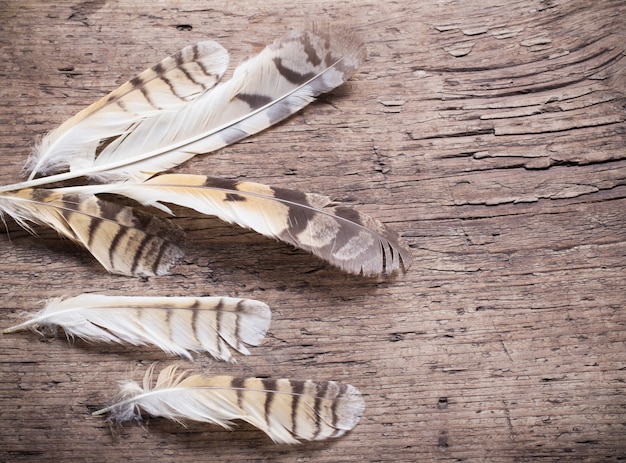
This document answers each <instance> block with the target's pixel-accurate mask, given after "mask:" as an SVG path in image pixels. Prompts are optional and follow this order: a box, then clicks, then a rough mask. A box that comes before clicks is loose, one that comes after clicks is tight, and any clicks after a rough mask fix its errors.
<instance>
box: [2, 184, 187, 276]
mask: <svg viewBox="0 0 626 463" xmlns="http://www.w3.org/2000/svg"><path fill="white" fill-rule="evenodd" d="M0 211H5V212H7V213H8V214H9V215H11V216H12V217H13V218H14V219H15V220H16V221H17V222H18V223H20V224H21V225H22V226H23V227H24V228H26V229H29V230H30V229H31V227H30V225H29V222H32V223H36V224H40V225H46V226H49V227H51V228H53V229H54V230H56V231H57V232H58V233H59V234H60V235H62V236H64V237H66V238H69V239H71V240H72V241H75V242H77V243H79V244H81V245H82V246H84V247H85V248H87V249H88V250H89V252H91V254H93V256H94V257H95V258H96V259H97V260H98V262H100V263H101V264H102V265H103V266H104V268H106V269H107V270H108V271H109V272H112V273H119V274H122V275H136V276H152V275H163V274H165V273H167V272H168V270H169V269H170V267H171V266H172V265H173V264H174V263H175V262H177V261H178V260H179V259H180V258H181V257H182V256H183V254H184V252H183V250H182V248H181V243H183V242H184V233H183V231H182V230H181V229H180V228H179V227H176V226H175V225H174V224H172V223H171V222H170V221H169V220H165V219H160V218H158V217H156V216H153V215H150V214H146V213H144V212H141V211H139V210H137V209H133V208H131V207H128V206H121V205H119V204H117V203H114V202H111V201H106V200H103V199H100V198H97V197H96V196H94V195H91V194H83V193H68V194H62V193H59V192H56V191H55V190H52V189H30V188H26V189H23V190H18V191H17V192H14V193H5V194H3V195H0Z"/></svg>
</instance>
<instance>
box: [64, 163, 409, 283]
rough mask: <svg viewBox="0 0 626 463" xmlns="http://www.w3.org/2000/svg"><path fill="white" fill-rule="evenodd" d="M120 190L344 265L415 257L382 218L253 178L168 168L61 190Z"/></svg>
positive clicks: (401, 262) (402, 264) (381, 268)
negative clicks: (138, 178) (139, 178)
mask: <svg viewBox="0 0 626 463" xmlns="http://www.w3.org/2000/svg"><path fill="white" fill-rule="evenodd" d="M81 190H85V191H88V192H90V193H103V192H105V193H116V194H120V195H123V196H126V197H129V198H132V199H134V200H136V201H138V202H140V203H142V204H144V205H146V206H155V207H158V208H161V209H164V210H165V211H168V212H169V209H168V208H167V207H165V206H164V205H163V204H162V203H173V204H177V205H179V206H184V207H187V208H191V209H194V210H196V211H198V212H201V213H203V214H207V215H214V216H217V217H219V218H220V219H222V220H225V221H227V222H230V223H236V224H237V225H239V226H241V227H244V228H250V229H252V230H254V231H256V232H258V233H261V234H262V235H265V236H268V237H271V238H276V239H278V240H281V241H283V242H286V243H289V244H291V245H293V246H296V247H298V248H300V249H304V250H306V251H308V252H311V253H313V254H315V255H316V256H318V257H320V258H322V259H324V260H325V261H327V262H329V263H331V264H332V265H335V266H337V267H339V268H341V269H342V270H344V271H346V272H349V273H353V274H363V275H366V276H373V275H380V274H390V273H393V272H394V271H397V270H399V269H406V268H408V267H409V265H410V263H411V251H410V249H409V248H408V246H407V244H406V243H405V242H404V241H403V240H402V239H401V238H400V237H399V236H398V235H397V234H396V233H395V232H393V231H391V230H389V229H388V228H387V227H385V226H384V225H383V224H382V223H380V222H379V221H378V220H376V219H374V218H372V217H370V216H367V215H365V214H362V213H360V212H358V211H356V210H355V209H352V208H350V207H347V206H342V205H337V204H335V203H333V202H332V201H331V200H330V199H329V198H328V197H325V196H321V195H317V194H311V193H302V192H300V191H296V190H289V189H285V188H272V187H269V186H267V185H262V184H260V183H252V182H239V181H233V180H225V179H219V178H211V177H205V176H202V175H185V174H164V175H159V176H157V177H153V178H151V179H149V180H147V181H146V182H143V183H139V184H137V183H132V182H125V183H117V184H116V183H114V184H106V185H93V186H88V187H75V188H68V189H65V190H60V191H81Z"/></svg>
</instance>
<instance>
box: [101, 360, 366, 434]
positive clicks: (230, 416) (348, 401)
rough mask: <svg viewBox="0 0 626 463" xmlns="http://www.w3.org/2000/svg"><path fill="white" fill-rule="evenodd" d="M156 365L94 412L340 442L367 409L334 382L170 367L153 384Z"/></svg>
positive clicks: (348, 387) (352, 389)
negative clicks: (235, 425)
mask: <svg viewBox="0 0 626 463" xmlns="http://www.w3.org/2000/svg"><path fill="white" fill-rule="evenodd" d="M153 370H154V365H153V366H152V367H150V368H149V369H148V371H147V372H146V374H145V376H144V380H143V385H139V384H138V383H137V382H135V381H126V382H124V383H122V385H121V393H120V397H119V400H118V402H117V403H115V404H114V405H111V406H109V407H106V408H104V409H102V410H99V411H97V412H94V413H93V415H102V414H105V413H111V417H112V419H113V420H115V421H118V422H124V421H129V420H134V419H137V418H138V417H139V416H140V415H139V414H140V412H141V411H142V410H143V411H145V412H146V413H148V414H150V415H152V416H156V417H163V418H167V419H170V420H174V421H177V422H185V421H200V422H206V423H212V424H217V425H220V426H223V427H224V428H227V429H230V427H231V426H232V422H233V421H234V420H243V421H246V422H248V423H250V424H252V425H253V426H255V427H257V428H259V429H260V430H262V431H263V432H265V433H266V434H267V435H268V436H269V437H270V438H271V439H272V440H273V441H274V442H276V443H280V444H294V443H298V442H299V441H300V440H324V439H328V438H333V437H340V436H342V435H344V434H345V433H346V432H347V431H350V430H351V429H353V428H354V427H355V426H356V425H357V423H358V421H359V419H360V417H361V415H362V414H363V410H364V408H365V405H364V403H363V399H362V397H361V393H360V392H359V391H358V390H357V389H356V388H355V387H354V386H351V385H342V384H339V383H336V382H334V381H311V380H307V381H295V380H290V379H262V378H245V379H244V378H234V377H231V376H216V377H205V376H200V375H195V374H190V373H188V372H179V370H178V368H177V367H176V366H170V367H166V368H164V369H163V370H161V372H160V373H159V375H158V378H157V380H156V383H155V384H154V386H153V385H152V382H153V380H152V375H153Z"/></svg>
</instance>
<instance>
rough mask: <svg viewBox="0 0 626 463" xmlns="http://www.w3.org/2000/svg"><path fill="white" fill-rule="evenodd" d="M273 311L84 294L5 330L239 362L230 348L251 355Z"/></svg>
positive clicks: (253, 305) (230, 301) (240, 304)
mask: <svg viewBox="0 0 626 463" xmlns="http://www.w3.org/2000/svg"><path fill="white" fill-rule="evenodd" d="M270 319H271V312H270V309H269V307H268V306H267V305H266V304H264V303H262V302H259V301H254V300H251V299H237V298H228V297H197V298H196V297H130V296H103V295H98V294H82V295H80V296H76V297H72V298H67V299H62V298H58V299H53V300H51V301H50V302H48V304H47V305H46V307H45V308H44V309H43V310H41V311H40V312H38V313H36V314H33V315H32V316H31V318H30V319H29V320H27V321H25V322H24V323H21V324H19V325H17V326H14V327H11V328H7V329H5V330H4V331H3V332H4V333H5V334H6V333H12V332H14V331H18V330H21V329H25V328H31V329H35V328H36V327H39V326H42V327H45V328H51V327H60V328H62V329H63V331H65V333H66V335H67V336H68V337H71V338H74V337H77V338H81V339H83V340H85V341H87V342H116V343H124V342H125V343H129V344H132V345H134V346H138V345H155V346H157V347H159V348H160V349H162V350H163V351H165V352H167V353H170V354H176V355H180V356H183V357H187V358H188V359H190V360H191V359H192V356H191V352H208V353H209V354H211V355H212V356H213V357H215V358H217V359H219V360H225V361H230V362H234V357H233V356H232V351H231V349H235V350H237V351H238V352H240V353H242V354H244V355H248V354H249V353H250V352H249V351H248V349H247V348H246V344H247V345H250V346H258V345H259V344H260V342H261V340H262V339H263V337H264V336H265V334H266V332H267V329H268V328H269V324H270Z"/></svg>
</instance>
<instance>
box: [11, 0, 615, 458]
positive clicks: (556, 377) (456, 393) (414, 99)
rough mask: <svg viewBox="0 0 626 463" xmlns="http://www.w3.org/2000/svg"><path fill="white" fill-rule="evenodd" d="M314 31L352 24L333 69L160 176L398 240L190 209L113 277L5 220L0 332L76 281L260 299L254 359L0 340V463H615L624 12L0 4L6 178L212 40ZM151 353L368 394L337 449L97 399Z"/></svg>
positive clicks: (51, 237) (77, 253)
mask: <svg viewBox="0 0 626 463" xmlns="http://www.w3.org/2000/svg"><path fill="white" fill-rule="evenodd" d="M311 18H317V19H319V20H325V21H330V22H333V23H334V22H336V23H338V24H339V23H341V24H344V25H347V26H348V27H351V28H353V29H354V30H355V31H357V32H358V33H359V34H360V36H361V37H362V38H363V40H364V41H365V42H366V44H367V48H368V53H369V58H368V61H367V62H366V63H365V64H364V66H363V67H362V68H361V69H360V71H359V72H358V73H357V74H356V75H355V76H354V77H353V78H352V79H351V81H350V82H349V83H348V84H346V85H344V86H343V87H341V88H340V89H338V90H336V91H335V92H333V93H332V94H331V95H327V96H324V97H323V98H321V100H320V101H319V102H317V103H315V104H313V105H311V106H309V107H308V108H306V109H305V110H304V111H302V112H301V113H299V114H298V115H296V116H295V117H292V118H291V119H289V120H288V121H286V122H285V123H282V124H280V125H278V126H276V127H274V128H272V129H270V130H269V131H266V132H264V133H261V134H259V135H258V136H254V137H252V138H250V139H247V140H245V141H243V142H241V143H238V144H236V145H233V146H230V147H228V148H226V149H223V150H221V151H219V152H218V153H215V154H212V155H206V156H200V157H197V158H195V159H194V160H192V161H191V162H188V163H186V164H185V165H183V166H181V167H180V168H179V169H177V171H179V172H187V173H203V174H208V175H213V176H222V177H226V178H237V179H242V178H245V179H247V180H254V181H259V182H263V183H268V184H270V185H274V186H283V187H291V188H299V189H302V190H304V191H309V192H317V193H323V194H326V195H329V196H332V197H333V198H335V199H337V200H340V201H343V202H347V203H350V204H353V205H355V206H356V207H357V208H358V209H359V210H361V211H363V212H367V213H369V214H371V215H373V216H375V217H377V218H378V219H380V220H381V221H383V222H385V223H387V224H388V225H390V226H392V227H394V228H395V229H397V230H398V231H399V232H400V233H401V234H402V235H403V236H404V237H405V238H406V239H407V241H408V242H409V243H410V245H411V248H412V251H413V255H414V264H413V266H412V267H411V268H410V270H409V271H408V272H407V273H406V275H398V276H396V277H395V278H392V279H387V280H382V279H381V280H375V279H374V280H372V279H365V278H360V277H355V276H347V275H344V274H342V273H341V272H340V271H338V270H335V269H333V268H330V267H329V266H327V265H325V264H324V263H322V262H321V261H319V260H317V259H316V258H314V257H312V256H310V255H308V254H306V253H304V252H300V251H296V250H293V249H292V248H290V247H289V246H287V245H284V244H281V243H278V242H274V241H271V240H268V239H265V238H263V237H260V236H257V235H256V234H254V233H252V232H249V231H245V230H241V229H239V228H237V227H234V226H230V225H226V224H223V223H221V222H219V221H217V220H214V219H208V218H204V217H200V216H198V215H194V214H191V213H188V214H186V215H182V216H179V217H178V218H176V219H175V220H176V222H177V223H178V224H179V225H181V226H183V227H184V228H185V229H186V230H187V232H188V237H189V245H188V250H187V255H186V258H185V259H184V261H183V262H182V263H181V264H180V265H178V266H176V267H175V268H174V269H173V272H172V274H171V275H168V276H164V277H158V278H149V279H133V278H128V277H121V276H114V275H109V274H107V273H106V272H105V271H104V270H103V269H102V268H101V267H100V266H99V264H98V263H97V262H96V261H95V260H94V259H93V258H92V257H91V256H90V255H89V254H88V253H86V252H85V251H83V250H81V249H79V248H77V247H76V246H75V245H73V244H71V243H70V242H68V241H66V240H62V239H59V238H58V237H57V236H56V233H54V232H52V231H48V230H45V229H39V228H38V229H37V231H38V233H39V236H31V235H29V234H28V233H26V232H24V231H22V230H21V229H20V228H19V227H18V226H17V225H16V224H15V223H14V222H12V221H11V220H10V219H8V218H6V219H5V220H6V230H4V228H5V227H4V226H3V227H2V228H3V231H2V232H1V233H0V262H1V263H2V266H1V267H0V296H1V298H2V299H1V306H0V313H1V316H2V326H3V327H6V326H10V325H12V324H16V323H17V322H19V321H21V320H22V319H23V312H24V311H34V310H38V309H39V308H41V307H42V302H41V301H42V300H45V299H48V298H51V297H57V296H62V295H76V294H78V293H81V292H97V293H105V294H112V295H116V294H123V295H176V296H178V295H192V296H200V295H229V296H239V297H250V298H256V299H260V300H263V301H265V302H267V303H268V304H269V305H270V306H271V307H272V309H273V322H272V327H271V335H270V336H269V338H268V339H267V340H266V341H265V342H264V343H263V345H262V346H260V347H258V348H254V349H253V352H252V355H251V356H249V357H242V356H239V358H238V363H236V364H232V365H231V364H223V363H219V362H216V361H213V360H211V359H209V358H208V357H204V356H198V357H197V358H196V361H195V362H194V363H189V362H185V361H179V360H176V359H173V358H167V357H165V356H164V355H162V354H161V353H160V352H159V351H157V350H154V349H151V348H147V347H146V348H128V347H127V346H113V345H112V346H107V345H105V346H102V345H88V344H86V343H84V342H80V341H75V342H73V343H68V342H67V341H66V340H65V339H64V336H63V335H62V334H60V335H59V336H58V337H56V338H54V337H52V338H51V337H39V336H37V335H36V334H34V333H30V332H25V333H20V334H13V335H5V336H1V337H0V361H1V362H2V374H1V375H0V378H1V379H0V461H3V462H24V461H37V462H42V461H55V462H57V461H63V462H74V461H76V462H79V461H80V462H84V461H111V462H117V461H137V462H139V461H141V462H144V461H147V462H187V461H215V462H218V461H219V462H223V461H233V462H234V461H237V462H241V461H277V462H340V461H355V462H356V461H359V462H360V461H368V462H374V461H394V462H404V461H406V462H409V461H476V462H478V461H618V460H620V461H621V459H623V458H624V457H625V456H626V437H625V436H626V429H625V426H626V394H625V391H624V388H625V381H626V313H625V310H626V307H624V303H625V301H626V297H625V293H624V286H625V283H626V281H625V280H626V278H625V277H626V272H625V270H626V269H625V267H626V227H625V226H626V150H625V148H626V143H625V136H626V123H625V122H624V121H625V118H626V111H625V107H626V98H625V91H626V73H625V71H624V69H625V68H626V57H625V56H624V50H625V43H626V35H625V34H624V32H625V31H626V3H625V2H623V1H608V0H607V1H603V2H595V1H591V0H587V1H585V0H581V1H569V2H567V1H559V0H556V1H552V0H550V1H548V0H546V1H531V0H518V1H513V2H498V1H481V2H449V1H434V0H428V1H421V2H416V3H413V2H408V1H407V2H382V1H381V2H374V1H371V2H359V1H345V2H324V1H315V2H306V3H302V4H301V3H298V2H285V1H282V0H266V1H263V2H260V1H249V2H215V1H202V2H200V1H188V0H181V1H169V2H166V1H158V2H155V1H145V0H142V1H135V0H133V1H131V0H120V1H110V2H106V1H104V0H94V1H85V2H82V3H80V2H70V1H67V0H61V1H57V2H54V3H53V4H50V3H49V2H42V1H40V2H36V1H31V0H24V1H20V2H17V1H11V0H9V1H4V2H0V47H1V51H0V95H1V98H0V105H1V110H0V166H1V167H0V183H2V184H6V183H13V182H16V181H18V180H19V179H20V170H21V168H22V166H23V163H24V161H25V159H26V158H27V156H28V154H29V153H30V152H31V149H32V147H33V146H34V144H35V142H36V140H37V139H38V137H40V136H41V135H43V134H44V133H46V132H47V131H49V130H51V129H53V128H54V127H55V126H57V125H58V124H60V123H61V122H62V121H63V120H64V119H66V118H67V117H69V116H71V115H72V114H74V113H75V112H77V111H78V110H80V109H81V108H83V107H85V106H87V105H88V104H89V103H91V102H92V101H95V100H96V99H97V98H99V97H101V96H103V95H105V94H106V93H107V92H108V91H110V90H111V89H113V88H115V87H116V86H117V85H119V84H121V83H122V82H124V81H125V80H126V79H128V78H130V77H132V76H134V75H135V74H136V73H137V72H139V71H141V70H143V69H144V68H146V67H148V66H150V65H152V64H155V63H156V62H158V61H159V60H160V59H161V58H163V57H165V56H167V55H168V54H170V53H173V52H175V51H177V50H178V49H180V48H182V47H183V46H185V45H188V44H191V43H194V42H197V41H200V40H203V39H206V38H212V39H216V40H218V41H219V42H220V43H222V44H223V45H224V46H225V47H226V48H227V49H228V50H229V51H230V52H231V62H232V63H234V64H236V63H239V62H240V61H242V60H243V59H244V58H245V57H246V56H249V55H251V54H254V53H256V52H257V51H258V50H259V49H260V47H262V46H263V45H265V44H267V43H270V42H271V41H273V40H274V39H275V38H277V37H279V36H280V35H282V34H283V32H286V31H288V30H289V29H291V28H296V27H300V26H302V25H304V24H305V23H306V21H307V20H309V19H311ZM154 361H159V362H161V365H167V364H170V363H173V362H179V363H181V364H182V365H184V366H185V367H189V368H191V369H193V370H195V371H202V372H205V373H208V374H234V375H239V376H241V375H244V376H257V375H260V376H266V377H272V378H277V377H284V376H285V377H292V378H316V379H334V380H339V381H344V382H349V383H351V384H353V385H355V386H356V387H358V388H359V389H360V390H361V391H362V392H363V394H364V396H365V400H366V406H367V408H366V412H365V415H364V416H363V418H362V420H361V422H360V424H359V425H358V426H357V427H356V428H355V430H354V431H353V432H352V433H350V434H348V435H347V436H345V437H343V438H341V439H338V440H335V441H331V442H320V443H312V444H303V445H299V446H292V447H289V446H276V445H273V444H272V443H271V441H270V440H269V439H268V438H267V437H266V436H265V435H264V434H262V433H261V432H259V431H257V430H255V429H254V428H252V427H251V426H248V425H241V426H240V427H238V428H237V430H236V431H234V432H229V431H225V430H222V429H221V428H217V427H214V426H207V425H201V424H190V425H189V426H188V427H186V428H185V427H181V426H179V425H177V424H175V423H171V422H168V421H165V420H160V419H150V420H148V421H147V423H145V425H144V426H145V427H142V426H139V425H133V424H129V425H127V426H124V427H123V428H122V429H116V430H114V431H115V432H114V433H113V435H112V433H111V429H110V427H109V425H108V424H107V423H106V422H105V421H104V420H103V419H101V418H94V417H92V416H91V415H90V412H91V411H93V410H96V409H97V408H100V407H102V406H103V405H106V404H107V403H109V402H110V400H111V399H112V397H113V396H114V395H115V393H116V391H117V384H116V381H117V380H119V379H124V378H131V377H132V378H135V379H138V378H139V377H140V376H141V374H142V373H143V371H145V369H146V368H147V366H148V365H150V364H151V363H152V362H154Z"/></svg>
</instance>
